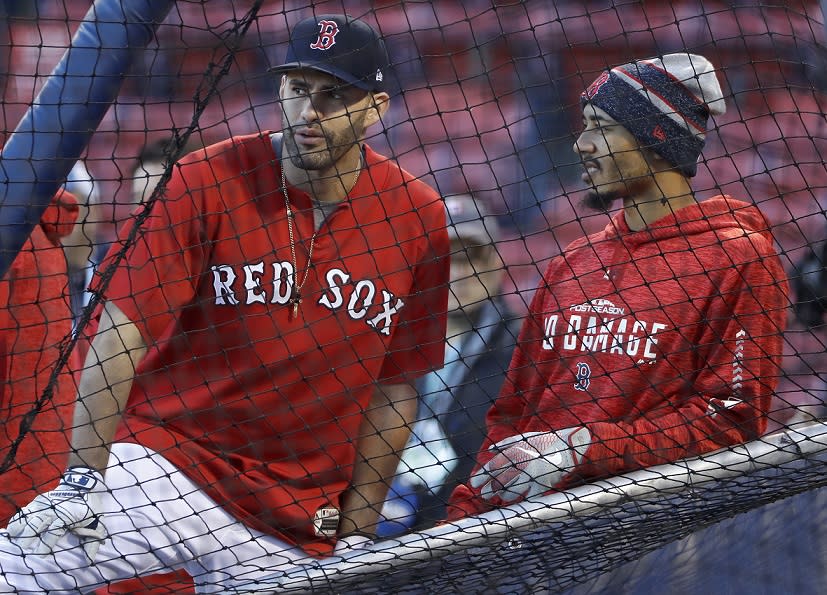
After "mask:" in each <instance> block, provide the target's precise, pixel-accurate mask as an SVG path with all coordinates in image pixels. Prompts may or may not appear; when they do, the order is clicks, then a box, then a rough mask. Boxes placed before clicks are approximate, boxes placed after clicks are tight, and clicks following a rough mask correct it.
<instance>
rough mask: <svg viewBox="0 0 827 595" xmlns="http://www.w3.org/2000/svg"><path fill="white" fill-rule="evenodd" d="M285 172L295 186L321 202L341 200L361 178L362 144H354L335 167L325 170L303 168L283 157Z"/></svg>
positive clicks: (288, 179)
mask: <svg viewBox="0 0 827 595" xmlns="http://www.w3.org/2000/svg"><path fill="white" fill-rule="evenodd" d="M282 167H284V174H285V176H286V177H287V181H288V182H289V183H290V185H292V186H295V187H296V188H299V189H301V190H303V191H304V192H306V193H307V194H308V195H310V197H311V198H314V199H316V200H318V201H320V202H334V203H336V202H341V201H342V200H344V199H345V198H346V197H347V195H348V194H349V193H350V191H351V190H352V189H353V187H354V186H355V185H356V180H357V179H358V178H359V173H360V171H361V169H362V148H361V145H354V146H353V148H352V149H351V150H350V151H348V152H347V153H345V154H344V155H343V156H342V157H341V158H340V159H339V160H338V161H337V162H336V164H335V165H334V166H333V167H330V168H327V169H323V170H309V169H301V168H299V167H296V166H295V165H293V163H292V162H291V161H290V159H282Z"/></svg>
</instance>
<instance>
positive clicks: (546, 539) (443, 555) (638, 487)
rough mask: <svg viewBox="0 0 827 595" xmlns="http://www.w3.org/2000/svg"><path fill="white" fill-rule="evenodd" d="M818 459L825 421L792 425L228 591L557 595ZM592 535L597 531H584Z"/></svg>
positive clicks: (825, 448)
mask: <svg viewBox="0 0 827 595" xmlns="http://www.w3.org/2000/svg"><path fill="white" fill-rule="evenodd" d="M825 462H827V423H825V422H822V421H815V422H809V423H805V424H799V425H797V426H795V427H789V428H786V429H784V430H782V431H778V432H776V433H773V434H770V435H767V436H765V437H762V438H761V439H758V440H755V441H753V442H749V443H746V444H743V445H739V446H736V447H732V448H727V449H722V450H719V451H716V452H713V453H710V454H708V455H704V456H701V457H696V458H691V459H684V460H681V461H677V462H675V463H671V464H664V465H658V466H655V467H650V468H648V469H642V470H639V471H635V472H633V473H628V474H625V475H621V476H617V477H612V478H609V479H605V480H602V481H598V482H594V483H590V484H588V485H583V486H580V487H577V488H574V489H571V490H568V491H565V492H559V493H555V494H551V495H548V496H545V497H543V498H538V499H536V500H534V501H531V502H528V501H526V502H522V503H519V504H515V505H512V506H509V507H504V508H501V509H497V510H495V511H492V512H489V513H486V514H483V515H479V516H476V517H469V518H466V519H463V520H461V521H458V522H455V523H447V524H444V525H441V526H438V527H435V528H433V529H429V530H426V531H421V532H416V533H411V534H409V535H405V536H403V537H401V538H398V539H393V540H386V541H382V542H379V543H376V544H374V545H373V546H372V547H370V548H366V549H364V550H360V551H355V552H353V553H351V554H348V555H346V556H344V557H340V558H328V559H325V560H321V561H319V562H317V563H314V564H312V565H307V566H303V567H301V568H297V569H294V570H291V571H289V572H285V573H279V574H275V575H274V576H273V577H272V579H271V580H269V581H267V582H261V581H259V582H256V583H249V584H247V585H244V586H242V587H240V588H239V589H237V591H235V592H236V593H259V594H261V595H264V594H269V593H273V594H276V593H436V592H438V593H440V594H443V595H444V594H446V593H454V592H456V593H460V592H463V593H468V592H471V593H479V592H497V591H501V592H517V591H523V592H529V591H525V589H531V591H530V592H533V593H542V592H548V593H552V592H560V591H561V590H563V589H565V588H566V587H570V586H573V585H574V584H576V583H577V582H584V581H585V580H587V579H588V578H590V577H593V576H596V575H597V574H600V573H602V572H605V571H606V570H607V569H609V568H611V567H613V566H617V565H619V564H622V563H623V562H625V561H628V560H629V559H634V558H637V557H640V556H641V555H643V554H644V553H646V552H647V551H651V550H654V549H656V548H658V547H661V546H663V545H665V543H668V542H670V541H674V540H677V539H680V538H681V537H684V536H686V535H688V534H689V533H692V532H693V531H696V530H698V529H700V528H701V527H703V526H708V525H711V524H713V523H715V522H718V521H721V520H723V519H726V518H729V517H732V516H734V515H735V514H738V513H740V512H745V511H746V510H749V509H752V508H754V507H756V506H759V505H761V504H766V503H768V502H772V501H775V500H779V499H782V498H784V497H787V496H792V495H794V494H796V493H798V491H796V490H795V489H794V488H791V487H790V486H793V485H802V486H804V484H805V482H794V481H791V479H792V478H794V476H796V475H802V476H805V475H806V476H812V475H813V474H823V471H824V468H823V465H824V463H825ZM825 477H827V476H825ZM814 481H817V480H815V479H814V478H813V477H808V481H807V482H806V483H807V485H806V486H805V487H803V488H802V489H812V487H813V485H814V484H813V482H814ZM825 483H827V482H825ZM598 527H599V528H601V529H602V531H600V532H599V533H595V529H597V528H598ZM630 531H634V539H635V540H636V543H635V548H634V553H633V554H632V555H633V557H632V558H630V557H628V554H626V550H625V548H624V541H625V540H627V539H629V538H630V537H629V533H630ZM595 535H599V541H598V540H596V539H595ZM647 536H648V539H647ZM642 543H643V544H644V546H643V547H641V544H642ZM624 554H625V555H624ZM598 562H599V563H598ZM509 584H513V585H515V586H516V587H515V588H514V589H512V588H510V587H509Z"/></svg>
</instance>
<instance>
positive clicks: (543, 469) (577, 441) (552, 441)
mask: <svg viewBox="0 0 827 595" xmlns="http://www.w3.org/2000/svg"><path fill="white" fill-rule="evenodd" d="M590 443H591V434H590V433H589V431H588V430H587V429H586V428H566V429H565V430H560V431H558V432H530V433H528V434H518V435H517V436H511V437H510V438H506V439H504V440H500V441H499V442H497V443H496V444H494V445H493V446H491V448H490V449H489V450H490V451H492V452H496V453H497V454H495V456H494V458H492V459H491V460H490V461H488V462H487V463H486V464H485V465H483V466H482V468H480V469H479V471H477V472H476V473H475V474H474V475H473V477H471V486H472V487H474V488H477V489H480V488H482V489H481V490H480V495H481V497H482V499H483V500H486V501H490V500H492V499H494V497H496V496H499V498H500V499H501V500H502V501H503V502H505V503H511V502H514V501H516V500H518V499H520V498H533V497H534V496H539V495H541V494H544V493H545V492H547V491H549V490H550V489H552V488H554V486H555V485H557V484H558V483H559V482H560V480H562V479H563V477H565V476H566V475H567V474H568V473H570V472H571V471H572V470H573V469H574V468H575V467H576V466H577V465H578V464H579V463H580V461H581V460H582V458H583V456H584V455H585V453H586V450H588V448H589V445H590Z"/></svg>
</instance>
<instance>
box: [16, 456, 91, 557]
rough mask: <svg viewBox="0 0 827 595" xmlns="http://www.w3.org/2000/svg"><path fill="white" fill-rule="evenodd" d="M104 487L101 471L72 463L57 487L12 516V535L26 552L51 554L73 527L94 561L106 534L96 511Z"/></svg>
mask: <svg viewBox="0 0 827 595" xmlns="http://www.w3.org/2000/svg"><path fill="white" fill-rule="evenodd" d="M105 489H106V488H105V486H104V485H103V476H101V474H100V473H99V472H98V471H95V470H94V469H89V468H88V467H71V468H69V469H68V470H67V471H66V472H65V473H64V474H63V479H61V481H60V484H58V486H57V488H56V489H54V490H52V491H51V492H47V493H45V494H40V495H39V496H38V497H37V498H35V499H34V500H33V501H32V502H31V503H30V504H29V505H28V506H26V507H25V508H22V509H21V510H20V511H19V512H18V513H17V514H16V515H14V517H12V519H11V521H9V526H8V528H7V531H8V533H9V537H10V538H11V540H12V541H13V542H15V543H16V544H17V545H19V546H20V548H21V549H22V550H23V551H24V552H26V553H30V554H48V553H51V552H52V551H53V549H54V547H55V544H56V543H57V542H58V540H59V539H60V538H61V537H63V536H64V535H65V534H66V533H67V532H70V531H71V532H72V533H74V534H75V535H77V536H79V537H80V538H81V539H82V542H83V549H84V550H85V551H86V555H87V556H89V559H90V560H91V561H92V562H94V561H95V555H96V554H97V553H98V547H100V542H101V540H103V539H105V538H106V535H107V533H106V528H105V527H104V526H103V523H102V522H101V516H100V515H99V514H98V513H97V512H96V511H97V510H100V500H101V493H103V492H104V491H105Z"/></svg>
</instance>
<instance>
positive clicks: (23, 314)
mask: <svg viewBox="0 0 827 595" xmlns="http://www.w3.org/2000/svg"><path fill="white" fill-rule="evenodd" d="M77 217H78V201H77V199H76V197H75V196H74V195H73V194H71V193H70V192H67V191H66V190H60V191H59V192H58V193H57V194H56V195H55V196H54V197H53V198H52V202H51V203H50V204H49V206H48V207H47V208H46V210H45V211H44V213H43V215H42V217H41V219H40V225H37V226H35V228H34V229H33V230H32V233H31V235H30V236H29V239H28V240H26V243H25V244H24V245H23V247H22V248H21V249H20V252H19V253H18V254H17V256H16V257H15V259H14V262H12V264H11V267H10V268H9V271H8V273H6V275H5V276H4V277H3V278H2V280H0V343H2V344H3V348H2V349H3V352H4V353H6V358H5V360H4V365H3V370H2V372H3V375H4V378H5V379H6V381H5V382H7V383H8V384H6V386H5V394H4V395H3V400H2V411H3V423H2V424H0V452H2V456H1V457H0V460H4V459H5V457H7V456H9V454H11V453H10V449H11V448H12V445H14V443H15V441H17V440H18V438H20V436H21V423H22V422H23V420H24V419H25V418H26V416H28V415H31V414H32V412H33V410H34V409H35V401H36V400H38V399H41V398H42V397H43V393H44V391H45V390H46V388H47V386H48V384H49V380H50V379H51V376H52V372H53V368H54V366H55V365H57V361H58V359H59V357H60V348H61V342H62V341H64V340H66V339H68V338H69V337H70V336H71V333H72V308H71V304H70V301H69V293H68V287H69V276H68V272H67V266H66V257H65V256H64V253H63V249H62V247H61V240H62V239H63V238H66V237H68V236H69V235H70V234H71V233H72V230H73V229H74V227H75V223H76V221H77ZM5 382H4V384H5ZM51 391H52V392H51V395H50V397H49V398H48V399H47V400H46V402H44V403H43V407H42V408H41V409H40V410H39V411H38V413H37V415H36V417H35V418H34V424H33V425H32V427H31V430H30V431H27V432H25V433H24V434H23V439H22V440H21V441H20V442H19V443H18V444H16V446H15V449H16V450H15V452H14V458H13V460H12V465H11V467H10V468H9V469H8V470H7V471H6V472H4V473H3V475H2V480H3V491H2V497H0V524H2V525H3V526H5V524H6V523H8V521H9V519H10V518H11V517H12V515H14V514H15V513H16V512H17V509H18V508H19V507H20V506H23V505H25V504H27V503H28V502H29V501H30V500H31V499H32V498H34V497H35V496H36V495H37V494H38V493H39V492H41V491H43V490H45V489H49V488H52V487H54V486H56V485H57V483H58V481H59V480H60V477H61V475H62V472H63V468H64V467H65V465H66V461H67V459H68V457H69V437H68V435H69V428H70V427H71V426H70V424H71V419H72V401H73V399H74V393H75V386H74V383H73V382H72V377H71V375H70V373H69V372H68V371H67V372H65V373H62V374H60V375H59V376H58V378H57V381H56V382H55V384H54V386H52V387H51Z"/></svg>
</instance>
